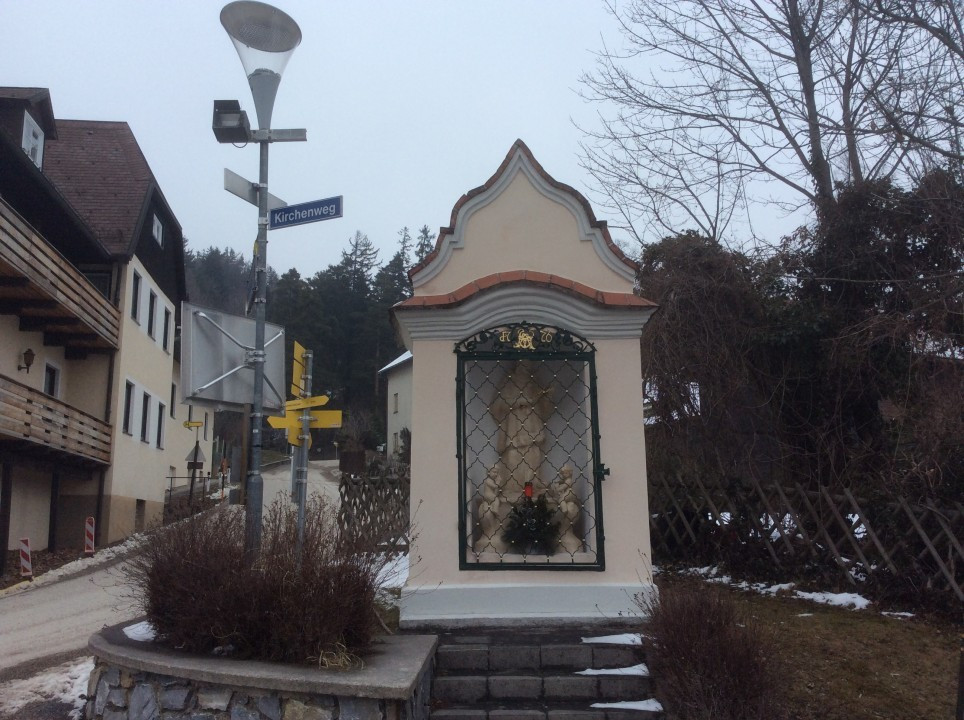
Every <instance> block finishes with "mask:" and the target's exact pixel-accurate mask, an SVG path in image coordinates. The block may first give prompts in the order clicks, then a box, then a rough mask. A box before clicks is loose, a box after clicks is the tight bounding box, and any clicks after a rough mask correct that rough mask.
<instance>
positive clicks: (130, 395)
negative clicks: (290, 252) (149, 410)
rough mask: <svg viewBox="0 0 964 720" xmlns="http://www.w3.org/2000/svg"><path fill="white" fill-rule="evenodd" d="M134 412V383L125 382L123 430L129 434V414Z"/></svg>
mask: <svg viewBox="0 0 964 720" xmlns="http://www.w3.org/2000/svg"><path fill="white" fill-rule="evenodd" d="M133 414H134V384H133V383H127V385H126V386H125V388H124V432H126V433H127V434H128V435H130V434H131V416H132V415H133Z"/></svg>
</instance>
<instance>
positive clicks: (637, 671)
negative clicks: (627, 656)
mask: <svg viewBox="0 0 964 720" xmlns="http://www.w3.org/2000/svg"><path fill="white" fill-rule="evenodd" d="M576 675H638V676H639V677H649V668H648V667H646V663H640V664H639V665H632V666H631V667H624V668H602V669H596V668H586V669H585V670H578V671H576Z"/></svg>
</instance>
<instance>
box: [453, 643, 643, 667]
mask: <svg viewBox="0 0 964 720" xmlns="http://www.w3.org/2000/svg"><path fill="white" fill-rule="evenodd" d="M641 656H642V653H641V652H640V650H639V649H638V648H634V647H632V646H628V645H589V644H586V643H578V644H576V643H565V644H546V645H485V644H482V643H472V644H468V643H464V644H457V645H440V646H439V648H438V652H437V653H436V655H435V661H436V664H437V668H438V671H439V672H441V673H448V672H490V671H495V672H498V671H502V670H516V671H525V670H543V671H546V670H584V669H586V668H595V669H602V668H617V667H628V666H630V665H635V664H636V663H638V662H640V657H641Z"/></svg>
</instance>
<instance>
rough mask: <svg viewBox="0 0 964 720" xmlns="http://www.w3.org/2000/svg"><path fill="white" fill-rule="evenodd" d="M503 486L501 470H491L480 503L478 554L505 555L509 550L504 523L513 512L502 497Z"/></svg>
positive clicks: (494, 468)
mask: <svg viewBox="0 0 964 720" xmlns="http://www.w3.org/2000/svg"><path fill="white" fill-rule="evenodd" d="M503 484H504V481H503V480H502V478H501V476H500V473H499V469H498V468H497V467H493V468H490V469H489V472H488V474H487V475H486V476H485V483H483V485H482V501H481V502H480V503H479V514H478V518H479V530H480V535H479V539H478V541H477V542H476V544H475V549H476V551H477V552H497V553H499V554H504V553H505V552H506V551H507V550H508V549H509V546H508V544H507V543H506V542H505V540H503V539H502V523H503V521H504V520H505V518H506V517H507V516H508V514H509V511H510V510H511V506H510V505H509V503H508V502H507V501H506V499H505V498H504V497H503V496H502V485H503Z"/></svg>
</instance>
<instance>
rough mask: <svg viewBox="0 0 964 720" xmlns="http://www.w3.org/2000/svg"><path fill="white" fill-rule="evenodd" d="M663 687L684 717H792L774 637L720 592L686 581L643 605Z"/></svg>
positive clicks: (708, 719)
mask: <svg viewBox="0 0 964 720" xmlns="http://www.w3.org/2000/svg"><path fill="white" fill-rule="evenodd" d="M640 606H641V609H642V610H644V611H645V612H647V613H648V614H650V616H651V620H650V626H649V634H650V636H651V638H652V644H653V652H652V653H651V657H650V664H651V665H652V668H653V671H654V674H655V676H656V683H657V690H658V691H659V695H660V697H661V699H662V700H663V701H664V702H665V703H666V705H667V708H668V710H670V711H671V712H673V713H674V715H673V717H675V718H678V720H757V719H759V720H778V719H779V718H784V717H786V710H785V692H784V687H783V685H782V678H783V677H785V675H784V674H783V673H782V672H781V668H782V663H781V661H780V659H779V656H778V654H777V652H776V650H777V644H776V639H775V638H774V637H773V636H772V635H771V634H770V633H768V632H766V631H765V630H764V629H763V628H760V627H758V626H755V625H754V624H753V623H752V622H750V621H749V620H748V619H747V618H744V617H742V616H741V615H740V613H739V612H738V610H737V607H736V605H735V604H734V602H733V601H732V600H731V599H730V598H729V597H727V596H726V595H725V594H724V593H723V592H721V591H720V590H719V589H717V588H711V587H707V586H705V585H704V584H702V583H697V582H693V583H684V584H683V585H681V586H680V587H677V588H672V589H668V590H664V591H662V592H661V593H660V595H659V597H658V598H654V599H652V600H649V601H641V602H640Z"/></svg>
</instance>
